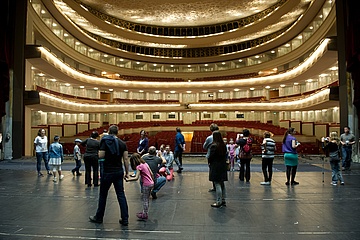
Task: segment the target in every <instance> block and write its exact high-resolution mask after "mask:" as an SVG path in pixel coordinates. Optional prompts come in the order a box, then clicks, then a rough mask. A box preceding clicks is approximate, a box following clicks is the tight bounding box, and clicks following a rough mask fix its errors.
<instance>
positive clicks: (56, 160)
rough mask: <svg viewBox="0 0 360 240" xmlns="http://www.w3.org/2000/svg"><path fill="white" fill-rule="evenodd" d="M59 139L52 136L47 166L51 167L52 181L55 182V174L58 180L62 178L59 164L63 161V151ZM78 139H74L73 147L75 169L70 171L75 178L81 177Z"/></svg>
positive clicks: (79, 142)
mask: <svg viewBox="0 0 360 240" xmlns="http://www.w3.org/2000/svg"><path fill="white" fill-rule="evenodd" d="M59 141H60V137H59V136H58V135H55V136H54V142H53V143H51V144H50V147H49V164H50V165H52V167H53V181H54V182H55V183H56V182H57V180H58V179H57V177H56V173H58V175H59V180H62V179H63V178H64V175H63V174H62V172H61V164H62V162H63V161H64V151H63V146H62V145H61V144H60V142H59ZM81 142H82V141H81V140H80V139H78V138H77V139H75V146H74V160H75V168H74V169H72V170H71V172H72V174H73V175H74V176H75V173H76V175H77V176H81V175H82V174H81V172H80V168H81V152H80V147H79V145H80V144H81Z"/></svg>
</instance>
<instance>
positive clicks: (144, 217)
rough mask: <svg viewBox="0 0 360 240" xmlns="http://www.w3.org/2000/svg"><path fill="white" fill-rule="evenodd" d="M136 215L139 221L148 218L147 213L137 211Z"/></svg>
mask: <svg viewBox="0 0 360 240" xmlns="http://www.w3.org/2000/svg"><path fill="white" fill-rule="evenodd" d="M136 216H137V217H138V220H141V221H146V220H147V219H148V215H147V213H143V212H139V213H137V214H136Z"/></svg>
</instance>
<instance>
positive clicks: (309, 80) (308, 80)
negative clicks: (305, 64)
mask: <svg viewBox="0 0 360 240" xmlns="http://www.w3.org/2000/svg"><path fill="white" fill-rule="evenodd" d="M312 81H313V80H312V79H307V80H305V82H309V83H310V82H312Z"/></svg>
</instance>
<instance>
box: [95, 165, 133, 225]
mask: <svg viewBox="0 0 360 240" xmlns="http://www.w3.org/2000/svg"><path fill="white" fill-rule="evenodd" d="M100 182H101V184H100V192H99V204H98V209H97V211H96V219H103V218H104V213H105V207H106V199H107V195H108V192H109V189H110V187H111V184H114V188H115V192H116V196H117V200H118V202H119V206H120V212H121V219H122V220H123V221H128V219H129V211H128V205H127V201H126V196H125V192H124V172H123V171H120V172H111V173H108V172H103V176H102V177H101V179H100Z"/></svg>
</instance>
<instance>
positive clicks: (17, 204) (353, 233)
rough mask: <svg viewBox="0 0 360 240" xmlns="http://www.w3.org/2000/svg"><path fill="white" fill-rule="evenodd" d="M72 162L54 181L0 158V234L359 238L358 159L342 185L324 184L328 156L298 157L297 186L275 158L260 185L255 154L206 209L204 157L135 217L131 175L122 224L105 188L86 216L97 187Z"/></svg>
mask: <svg viewBox="0 0 360 240" xmlns="http://www.w3.org/2000/svg"><path fill="white" fill-rule="evenodd" d="M73 165H74V164H73V162H72V161H66V162H65V164H64V165H63V169H64V171H63V172H64V175H65V178H64V179H63V180H62V181H60V182H58V183H54V182H53V181H52V177H51V176H50V177H48V176H45V177H37V174H36V170H35V160H34V159H26V160H13V161H2V162H0V182H1V186H0V204H1V220H0V239H107V240H108V239H172V240H174V239H194V240H195V239H196V240H197V239H206V240H208V239H219V240H220V239H221V240H222V239H231V240H234V239H259V240H260V239H261V240H263V239H277V240H281V239H284V240H285V239H292V240H295V239H324V240H325V239H326V240H330V239H339V240H340V239H341V240H347V239H349V240H350V239H351V240H353V239H360V228H358V220H359V216H360V204H359V201H360V185H358V184H360V167H359V164H353V169H352V171H350V172H346V173H344V179H345V185H344V186H340V185H338V186H332V185H330V182H331V172H330V171H329V167H328V163H326V164H325V168H322V164H318V163H317V164H311V163H309V162H307V163H304V162H301V164H300V166H299V172H298V174H297V181H299V182H300V185H297V186H290V187H288V186H286V185H285V184H284V183H285V173H284V166H283V165H282V164H280V163H277V164H275V165H274V176H273V181H272V185H271V186H261V185H260V182H261V181H263V178H262V173H261V172H260V171H261V166H260V164H259V161H258V160H257V161H256V160H255V161H254V163H253V164H252V172H251V180H250V183H248V184H247V183H244V182H240V181H239V173H238V172H229V173H228V176H229V181H228V182H226V190H227V199H226V201H227V206H226V207H222V208H220V209H214V208H212V207H210V204H212V203H213V202H214V200H215V194H214V193H212V192H208V189H209V188H210V187H211V183H210V182H209V181H208V173H207V166H206V164H201V163H197V164H189V163H187V164H185V165H184V172H183V173H182V174H176V176H175V179H174V180H173V181H171V182H167V183H166V184H165V186H164V187H163V188H162V189H161V190H160V191H159V192H158V199H154V200H153V199H150V208H149V219H148V221H147V222H141V221H137V219H136V216H135V214H136V212H138V211H140V210H141V209H142V203H141V195H140V187H139V182H129V183H124V184H125V191H126V197H127V201H128V205H129V212H130V218H129V226H128V227H123V226H121V225H120V224H119V223H118V220H119V207H118V203H117V200H116V195H115V192H114V189H113V188H111V189H110V191H109V196H108V202H107V206H106V212H105V216H104V222H103V224H94V223H91V222H89V221H88V218H89V216H90V215H94V214H95V211H96V208H97V202H98V192H99V188H93V187H92V188H87V187H86V186H85V184H84V175H83V176H80V177H73V176H72V174H71V172H70V171H69V170H70V169H71V168H72V167H73ZM83 168H84V167H82V169H83ZM42 169H44V166H42ZM175 169H176V166H175ZM43 173H45V171H43ZM323 180H324V182H323Z"/></svg>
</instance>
